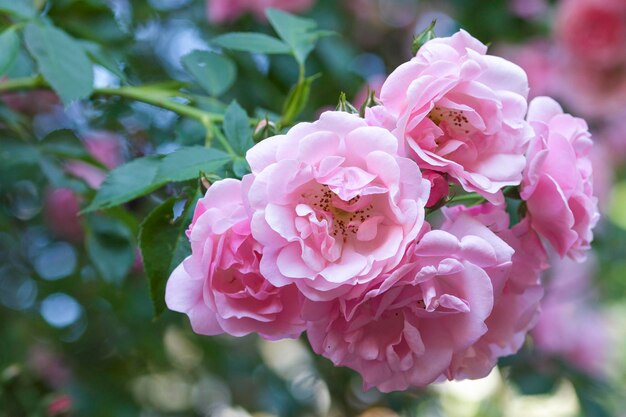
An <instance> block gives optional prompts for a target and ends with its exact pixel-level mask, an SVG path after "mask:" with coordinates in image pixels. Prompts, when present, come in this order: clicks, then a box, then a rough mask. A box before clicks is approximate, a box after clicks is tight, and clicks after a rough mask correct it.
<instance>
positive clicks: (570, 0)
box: [555, 0, 626, 67]
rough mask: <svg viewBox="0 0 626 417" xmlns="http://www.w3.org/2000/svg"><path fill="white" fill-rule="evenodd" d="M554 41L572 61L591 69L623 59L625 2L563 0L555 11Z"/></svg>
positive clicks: (625, 49) (625, 42)
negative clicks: (590, 66) (589, 66)
mask: <svg viewBox="0 0 626 417" xmlns="http://www.w3.org/2000/svg"><path fill="white" fill-rule="evenodd" d="M555 31H556V39H557V41H558V42H559V43H560V45H561V46H562V47H563V48H564V49H565V50H566V51H567V52H568V54H569V55H570V56H571V57H572V60H575V61H577V62H581V61H582V63H583V64H590V65H592V66H596V67H597V66H604V65H610V66H612V65H614V64H615V63H617V62H623V61H624V59H625V58H626V48H624V45H626V2H624V1H623V0H563V1H561V2H559V6H558V8H557V12H556V24H555Z"/></svg>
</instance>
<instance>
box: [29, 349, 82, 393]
mask: <svg viewBox="0 0 626 417" xmlns="http://www.w3.org/2000/svg"><path fill="white" fill-rule="evenodd" d="M27 363H28V366H29V368H30V369H32V370H33V372H35V373H36V374H37V375H38V376H39V377H40V378H41V379H42V380H43V381H45V383H46V384H48V385H49V386H50V387H52V388H54V389H62V388H64V387H66V386H67V385H68V384H69V383H70V380H71V378H72V371H71V369H70V368H69V367H68V366H67V365H66V364H65V362H64V361H63V359H62V358H61V357H60V356H59V355H58V354H56V353H55V352H53V351H52V350H50V349H49V348H48V347H46V346H44V345H35V346H32V347H31V348H30V349H29V350H28V359H27Z"/></svg>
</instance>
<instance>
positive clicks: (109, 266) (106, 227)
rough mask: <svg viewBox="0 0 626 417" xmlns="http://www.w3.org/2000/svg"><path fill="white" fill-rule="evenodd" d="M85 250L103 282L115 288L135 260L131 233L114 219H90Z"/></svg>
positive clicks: (97, 217) (95, 217)
mask: <svg viewBox="0 0 626 417" xmlns="http://www.w3.org/2000/svg"><path fill="white" fill-rule="evenodd" d="M85 247H86V249H87V254H88V255H89V258H90V259H91V262H92V263H93V265H94V266H95V267H96V270H97V271H98V273H99V274H100V276H101V277H102V279H104V280H105V281H107V282H109V283H112V284H119V283H121V282H122V280H123V279H124V278H125V277H126V275H127V274H128V271H129V270H130V268H131V267H132V265H133V262H134V260H135V244H134V239H133V235H132V233H131V231H130V230H129V229H128V227H126V225H125V224H124V223H123V222H122V221H120V220H118V219H115V218H113V217H104V216H98V215H92V216H89V217H88V218H87V238H86V240H85Z"/></svg>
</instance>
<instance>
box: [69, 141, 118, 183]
mask: <svg viewBox="0 0 626 417" xmlns="http://www.w3.org/2000/svg"><path fill="white" fill-rule="evenodd" d="M121 143H122V140H121V139H120V138H119V137H117V136H116V135H114V134H112V133H110V132H92V133H90V134H88V135H86V136H85V138H84V145H85V149H87V152H89V154H90V155H91V156H93V157H94V159H96V160H97V161H98V162H100V163H101V164H102V165H104V166H105V167H107V168H108V169H113V168H115V167H117V166H118V165H120V164H121V163H122V161H123V159H122V148H121ZM65 170H66V171H67V172H68V173H70V174H71V175H73V176H75V177H78V178H80V179H82V180H84V181H85V182H86V183H87V185H89V186H90V187H91V188H94V189H97V188H100V185H101V184H102V182H103V181H104V178H105V177H106V171H104V170H102V169H100V168H98V167H96V166H93V165H91V164H88V163H86V162H83V161H69V162H68V163H67V164H66V165H65Z"/></svg>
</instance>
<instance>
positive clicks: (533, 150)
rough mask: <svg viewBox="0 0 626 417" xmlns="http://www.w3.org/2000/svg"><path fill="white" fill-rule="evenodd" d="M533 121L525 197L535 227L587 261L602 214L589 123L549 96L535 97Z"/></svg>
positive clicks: (565, 250) (565, 252) (559, 249)
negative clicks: (565, 110) (595, 191)
mask: <svg viewBox="0 0 626 417" xmlns="http://www.w3.org/2000/svg"><path fill="white" fill-rule="evenodd" d="M528 121H529V122H530V123H531V124H532V126H533V128H534V130H535V132H536V136H535V138H534V139H533V140H532V143H531V146H530V149H529V150H528V155H527V157H528V166H527V168H526V170H525V172H524V180H523V182H522V186H521V197H522V199H523V200H525V201H526V205H527V207H528V217H529V218H530V223H531V226H532V227H533V229H535V230H536V231H537V233H539V234H540V235H541V236H542V237H544V238H545V239H547V240H548V241H549V242H550V244H551V245H552V246H553V247H554V248H555V250H556V251H557V252H558V253H559V255H560V256H565V255H568V256H570V257H572V258H574V259H577V260H579V261H580V260H583V259H584V258H585V252H586V251H587V250H588V249H589V248H590V243H591V241H592V239H593V227H594V226H595V225H596V223H597V222H598V219H599V216H600V215H599V214H598V201H597V198H596V197H594V196H593V195H592V194H593V182H592V176H591V172H592V168H591V161H590V159H589V157H588V155H589V152H590V149H591V146H592V142H591V136H590V134H589V131H588V130H587V124H586V123H585V121H584V120H582V119H578V118H575V117H572V116H571V115H569V114H564V113H563V110H562V109H561V107H560V106H559V105H558V103H556V102H555V101H554V100H552V99H550V98H548V97H538V98H536V99H534V100H533V101H532V102H531V104H530V108H529V111H528Z"/></svg>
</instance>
